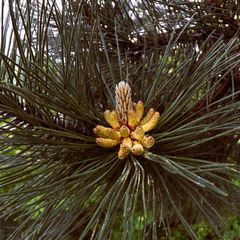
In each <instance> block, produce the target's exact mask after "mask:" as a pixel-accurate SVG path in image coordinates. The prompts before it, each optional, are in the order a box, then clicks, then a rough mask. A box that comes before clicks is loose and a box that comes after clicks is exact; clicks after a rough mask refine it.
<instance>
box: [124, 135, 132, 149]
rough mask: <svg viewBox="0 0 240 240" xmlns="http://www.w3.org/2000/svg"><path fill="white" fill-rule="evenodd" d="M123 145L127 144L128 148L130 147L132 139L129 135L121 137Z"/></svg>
mask: <svg viewBox="0 0 240 240" xmlns="http://www.w3.org/2000/svg"><path fill="white" fill-rule="evenodd" d="M122 144H123V145H125V146H127V147H128V148H129V150H130V149H131V148H132V144H133V143H132V140H131V138H130V137H126V138H124V139H123V142H122Z"/></svg>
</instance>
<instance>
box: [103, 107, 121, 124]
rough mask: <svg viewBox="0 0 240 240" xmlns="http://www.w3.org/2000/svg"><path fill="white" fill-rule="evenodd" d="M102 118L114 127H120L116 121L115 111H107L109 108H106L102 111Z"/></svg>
mask: <svg viewBox="0 0 240 240" xmlns="http://www.w3.org/2000/svg"><path fill="white" fill-rule="evenodd" d="M104 118H105V120H106V122H107V123H108V124H109V125H110V126H111V127H112V128H114V129H116V128H119V127H120V124H119V121H118V116H117V113H116V112H115V111H112V112H111V111H109V110H106V111H105V112H104Z"/></svg>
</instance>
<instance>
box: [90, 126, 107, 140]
mask: <svg viewBox="0 0 240 240" xmlns="http://www.w3.org/2000/svg"><path fill="white" fill-rule="evenodd" d="M107 129H108V128H106V127H104V126H101V125H97V126H96V127H95V128H94V129H93V132H94V133H95V134H96V135H97V136H98V137H102V138H108V135H107Z"/></svg>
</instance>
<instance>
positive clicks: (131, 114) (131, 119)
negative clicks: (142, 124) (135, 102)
mask: <svg viewBox="0 0 240 240" xmlns="http://www.w3.org/2000/svg"><path fill="white" fill-rule="evenodd" d="M137 123H138V122H137V116H136V113H135V111H134V110H129V111H128V126H129V127H130V128H135V127H136V125H137Z"/></svg>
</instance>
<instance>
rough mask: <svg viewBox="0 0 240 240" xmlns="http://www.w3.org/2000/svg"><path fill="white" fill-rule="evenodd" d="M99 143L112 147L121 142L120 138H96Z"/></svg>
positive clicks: (102, 145)
mask: <svg viewBox="0 0 240 240" xmlns="http://www.w3.org/2000/svg"><path fill="white" fill-rule="evenodd" d="M96 143H97V145H99V146H101V147H104V148H112V147H115V146H117V145H118V144H119V141H118V140H113V139H108V138H96Z"/></svg>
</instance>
